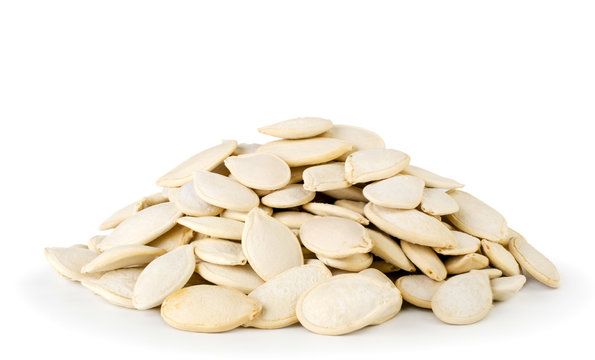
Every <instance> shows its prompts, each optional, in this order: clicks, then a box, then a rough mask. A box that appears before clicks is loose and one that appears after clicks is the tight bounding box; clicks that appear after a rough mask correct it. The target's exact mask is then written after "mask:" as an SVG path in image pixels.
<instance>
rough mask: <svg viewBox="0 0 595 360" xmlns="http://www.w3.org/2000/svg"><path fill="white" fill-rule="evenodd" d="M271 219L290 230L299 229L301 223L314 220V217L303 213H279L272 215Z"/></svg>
mask: <svg viewBox="0 0 595 360" xmlns="http://www.w3.org/2000/svg"><path fill="white" fill-rule="evenodd" d="M273 217H274V218H275V219H277V220H279V221H281V223H283V225H285V226H287V227H288V228H290V229H299V228H300V227H302V224H303V223H305V222H306V221H308V220H310V219H312V218H314V215H312V214H310V213H307V212H304V211H281V212H277V213H274V214H273Z"/></svg>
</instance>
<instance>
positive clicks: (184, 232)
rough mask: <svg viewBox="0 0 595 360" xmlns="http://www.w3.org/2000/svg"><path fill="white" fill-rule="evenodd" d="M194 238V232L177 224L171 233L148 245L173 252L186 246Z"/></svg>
mask: <svg viewBox="0 0 595 360" xmlns="http://www.w3.org/2000/svg"><path fill="white" fill-rule="evenodd" d="M193 237H194V231H192V229H189V228H187V227H185V226H182V225H180V224H176V225H175V226H174V227H173V228H171V230H170V231H168V232H166V233H165V234H163V235H161V236H160V237H158V238H157V239H155V240H153V241H151V242H150V243H148V244H147V245H148V246H152V247H156V248H160V249H163V250H165V251H172V250H173V249H175V248H177V247H178V246H182V245H186V244H188V243H189V242H190V240H192V238H193Z"/></svg>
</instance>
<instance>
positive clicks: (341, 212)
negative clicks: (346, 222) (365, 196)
mask: <svg viewBox="0 0 595 360" xmlns="http://www.w3.org/2000/svg"><path fill="white" fill-rule="evenodd" d="M302 208H303V209H304V210H306V211H309V212H311V213H312V214H314V215H321V216H336V217H342V218H345V219H350V220H353V221H356V222H358V223H360V224H362V225H368V224H369V223H370V221H369V220H368V219H366V218H365V217H364V216H362V215H360V214H359V213H357V212H355V211H352V210H349V209H346V208H344V207H341V206H337V205H333V204H327V203H320V202H311V203H307V204H304V205H302Z"/></svg>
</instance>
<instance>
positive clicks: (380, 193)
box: [363, 175, 424, 209]
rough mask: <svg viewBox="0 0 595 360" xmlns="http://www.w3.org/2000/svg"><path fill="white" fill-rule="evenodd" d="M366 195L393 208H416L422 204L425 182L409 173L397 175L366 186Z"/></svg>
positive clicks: (375, 201)
mask: <svg viewBox="0 0 595 360" xmlns="http://www.w3.org/2000/svg"><path fill="white" fill-rule="evenodd" d="M363 191H364V196H365V197H366V199H368V200H370V201H371V202H373V203H374V204H376V205H380V206H384V207H388V208H393V209H415V208H416V207H417V205H419V204H420V202H421V199H422V194H423V191H424V182H423V180H420V179H418V178H416V177H415V176H409V175H396V176H393V177H391V178H388V179H385V180H381V181H377V182H375V183H372V184H369V185H366V187H364V190H363Z"/></svg>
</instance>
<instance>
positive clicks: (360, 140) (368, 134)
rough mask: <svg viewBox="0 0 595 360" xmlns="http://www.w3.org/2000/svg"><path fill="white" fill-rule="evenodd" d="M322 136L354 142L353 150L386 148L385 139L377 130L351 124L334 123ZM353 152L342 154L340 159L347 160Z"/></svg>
mask: <svg viewBox="0 0 595 360" xmlns="http://www.w3.org/2000/svg"><path fill="white" fill-rule="evenodd" d="M321 136H322V137H330V138H335V139H341V140H345V141H347V142H349V143H351V144H353V151H359V150H367V149H376V148H384V147H385V145H384V140H383V139H382V138H381V137H380V136H379V135H378V134H376V133H375V132H373V131H370V130H367V129H363V128H360V127H357V126H350V125H334V126H333V127H332V128H330V129H329V130H328V131H327V132H325V133H324V134H322V135H321ZM349 154H351V152H347V153H346V154H343V155H341V157H339V158H338V160H339V161H345V159H347V156H348V155H349Z"/></svg>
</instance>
